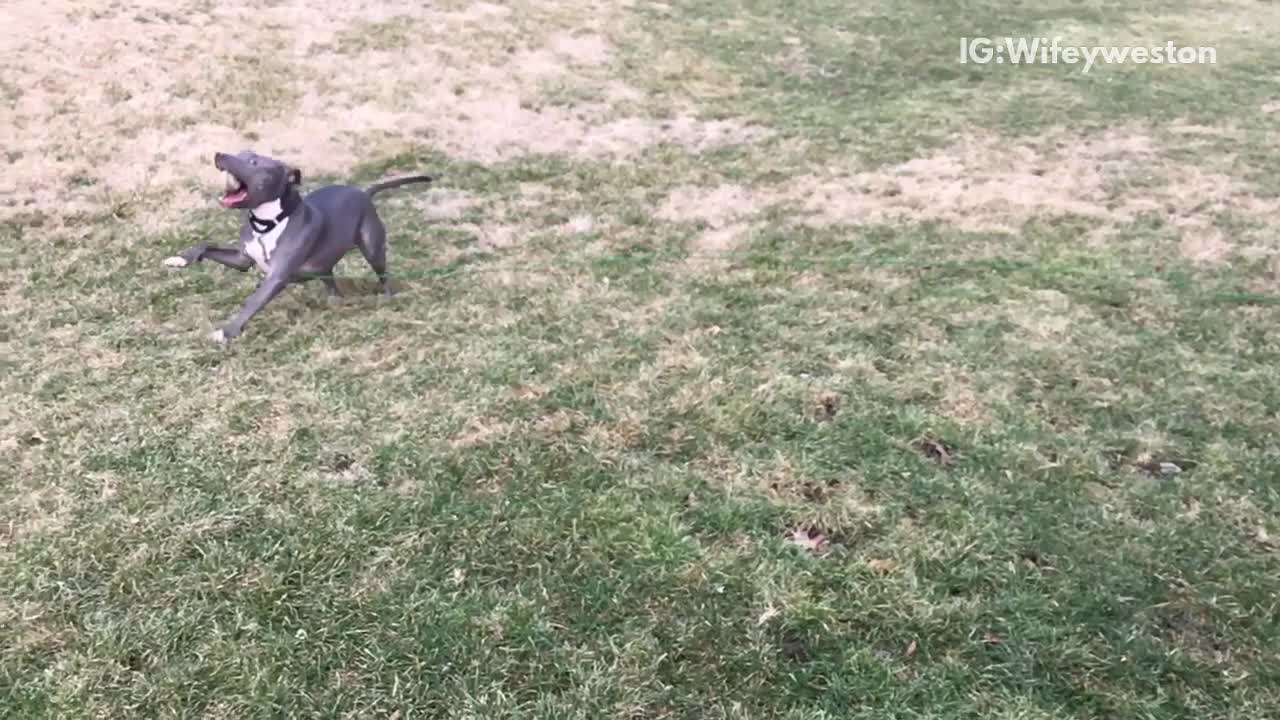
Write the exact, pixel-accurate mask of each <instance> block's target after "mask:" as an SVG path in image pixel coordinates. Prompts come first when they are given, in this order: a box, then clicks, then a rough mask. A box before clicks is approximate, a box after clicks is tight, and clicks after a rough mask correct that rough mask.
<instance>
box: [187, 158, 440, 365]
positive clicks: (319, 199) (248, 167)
mask: <svg viewBox="0 0 1280 720" xmlns="http://www.w3.org/2000/svg"><path fill="white" fill-rule="evenodd" d="M213 166H214V167H216V168H217V169H219V170H221V171H222V172H223V173H224V174H225V176H226V194H224V195H223V196H222V206H223V207H224V208H227V209H235V210H240V211H241V215H242V220H241V223H240V243H239V245H238V246H237V247H235V248H226V247H218V246H216V245H206V244H201V245H196V246H194V247H191V248H188V249H187V250H185V251H183V252H182V253H181V254H179V255H175V256H174V257H171V258H168V259H166V260H165V261H164V264H165V265H168V266H169V267H179V268H180V267H187V266H188V265H192V264H194V263H198V262H200V261H201V260H212V261H214V262H216V263H219V264H221V265H225V266H227V267H229V268H233V269H235V270H239V271H241V272H245V271H247V270H248V269H249V268H251V267H253V266H254V265H256V266H257V267H258V270H259V271H260V272H261V273H262V274H263V278H262V280H261V281H260V282H259V283H258V287H257V288H256V289H255V290H254V291H253V294H251V295H250V296H249V297H248V299H247V300H245V302H244V305H243V306H242V307H241V308H240V312H238V313H236V314H235V316H234V317H232V318H231V320H229V321H228V322H227V324H226V325H225V326H223V327H222V328H221V329H219V330H216V331H214V332H213V334H212V335H210V337H211V338H213V339H214V340H217V341H218V342H227V341H229V340H231V339H233V338H235V337H237V336H238V335H240V332H241V331H242V330H244V326H245V324H246V323H248V322H249V320H250V318H252V317H253V316H254V315H256V314H257V313H258V312H259V311H260V310H262V308H263V307H265V306H266V304H267V303H269V302H271V299H272V298H274V297H275V296H276V295H278V294H280V292H281V291H282V290H284V289H285V288H286V287H287V286H289V285H290V284H293V283H302V282H306V281H308V280H313V279H315V278H317V277H320V278H321V279H322V280H323V282H324V284H325V288H326V289H327V290H328V292H329V295H330V296H331V297H338V296H339V292H338V285H337V283H335V282H334V280H333V268H334V266H336V265H337V264H338V261H339V260H341V259H342V257H343V256H344V255H346V254H347V253H348V252H350V251H351V249H352V248H360V254H361V255H364V259H365V260H367V261H368V262H369V265H370V266H371V267H372V268H373V271H374V272H375V273H377V274H378V282H379V284H380V285H381V287H382V291H383V292H384V293H385V294H386V295H387V296H388V297H389V296H391V295H392V290H391V285H390V284H389V283H388V282H387V229H386V227H385V226H384V225H383V224H382V219H381V218H380V217H378V211H377V210H376V209H375V208H374V205H373V196H374V195H375V194H377V193H379V192H382V191H383V190H390V189H391V188H395V187H400V186H401V185H407V184H409V183H419V182H422V183H425V182H431V181H433V180H434V179H435V178H433V177H430V176H427V175H410V176H406V177H400V178H394V179H391V180H386V181H383V182H380V183H376V184H374V185H371V186H369V187H368V188H364V189H361V188H358V187H354V186H351V185H330V186H327V187H322V188H319V189H318V190H315V191H313V192H311V193H309V194H307V195H306V196H305V197H304V196H303V195H302V194H301V193H300V192H299V191H298V186H299V185H301V184H302V171H300V170H298V169H297V168H295V167H291V166H290V165H288V164H286V163H283V162H280V161H279V160H276V159H274V158H270V157H266V156H264V155H259V154H257V153H255V152H252V151H249V150H246V151H244V152H241V153H239V154H237V155H230V154H226V153H217V154H215V155H214V156H213Z"/></svg>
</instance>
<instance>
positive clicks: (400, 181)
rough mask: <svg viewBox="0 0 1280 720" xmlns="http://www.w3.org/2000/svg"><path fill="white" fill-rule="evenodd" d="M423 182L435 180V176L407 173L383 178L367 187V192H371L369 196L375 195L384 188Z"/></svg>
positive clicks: (388, 188)
mask: <svg viewBox="0 0 1280 720" xmlns="http://www.w3.org/2000/svg"><path fill="white" fill-rule="evenodd" d="M421 182H435V177H434V176H431V175H405V176H404V177H398V178H391V179H390V180H383V181H382V182H377V183H374V184H372V185H370V186H369V187H368V188H366V189H365V192H366V193H368V194H369V197H373V196H374V195H376V194H378V193H380V192H382V191H383V190H390V189H392V188H398V187H400V186H401V185H408V184H410V183H421Z"/></svg>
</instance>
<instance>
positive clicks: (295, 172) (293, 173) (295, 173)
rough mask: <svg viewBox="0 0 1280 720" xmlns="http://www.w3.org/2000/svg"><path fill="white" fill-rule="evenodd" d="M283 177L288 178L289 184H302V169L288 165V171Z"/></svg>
mask: <svg viewBox="0 0 1280 720" xmlns="http://www.w3.org/2000/svg"><path fill="white" fill-rule="evenodd" d="M285 177H286V178H287V179H288V180H289V183H290V184H291V185H301V184H302V171H301V170H299V169H298V168H296V167H290V168H289V170H288V172H287V173H286V174H285Z"/></svg>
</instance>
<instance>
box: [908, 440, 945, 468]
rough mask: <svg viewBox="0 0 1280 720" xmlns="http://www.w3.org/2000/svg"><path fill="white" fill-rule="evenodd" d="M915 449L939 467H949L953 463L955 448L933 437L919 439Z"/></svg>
mask: <svg viewBox="0 0 1280 720" xmlns="http://www.w3.org/2000/svg"><path fill="white" fill-rule="evenodd" d="M916 449H918V450H919V451H920V452H922V453H924V455H925V457H928V458H930V459H932V460H935V461H937V462H938V464H940V465H950V464H951V463H952V462H954V461H955V448H953V447H951V446H950V445H948V444H947V443H946V442H944V441H942V440H939V439H938V438H935V437H926V438H923V439H921V440H920V441H919V442H918V443H916Z"/></svg>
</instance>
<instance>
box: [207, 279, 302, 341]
mask: <svg viewBox="0 0 1280 720" xmlns="http://www.w3.org/2000/svg"><path fill="white" fill-rule="evenodd" d="M288 286H289V273H288V272H280V271H274V272H272V273H270V274H269V275H267V276H266V277H265V278H263V280H262V282H261V283H259V284H258V287H257V288H255V289H254V291H253V292H252V293H250V295H249V297H248V298H247V299H246V300H245V301H244V305H242V306H241V307H240V312H238V313H236V314H235V315H234V316H233V317H232V318H231V319H230V320H228V321H227V324H226V325H223V326H222V327H221V328H220V329H218V330H215V331H213V333H212V334H211V335H210V336H209V337H210V338H212V339H213V340H216V341H218V342H228V341H230V340H234V339H235V338H237V337H239V336H240V333H241V332H242V331H243V330H244V326H245V325H246V324H247V323H248V322H249V320H251V319H253V316H254V315H257V314H258V313H259V312H260V311H261V310H262V308H264V307H266V306H267V303H269V302H271V300H272V299H274V298H275V296H276V295H279V294H280V293H281V291H283V290H284V289H285V288H286V287H288Z"/></svg>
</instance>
